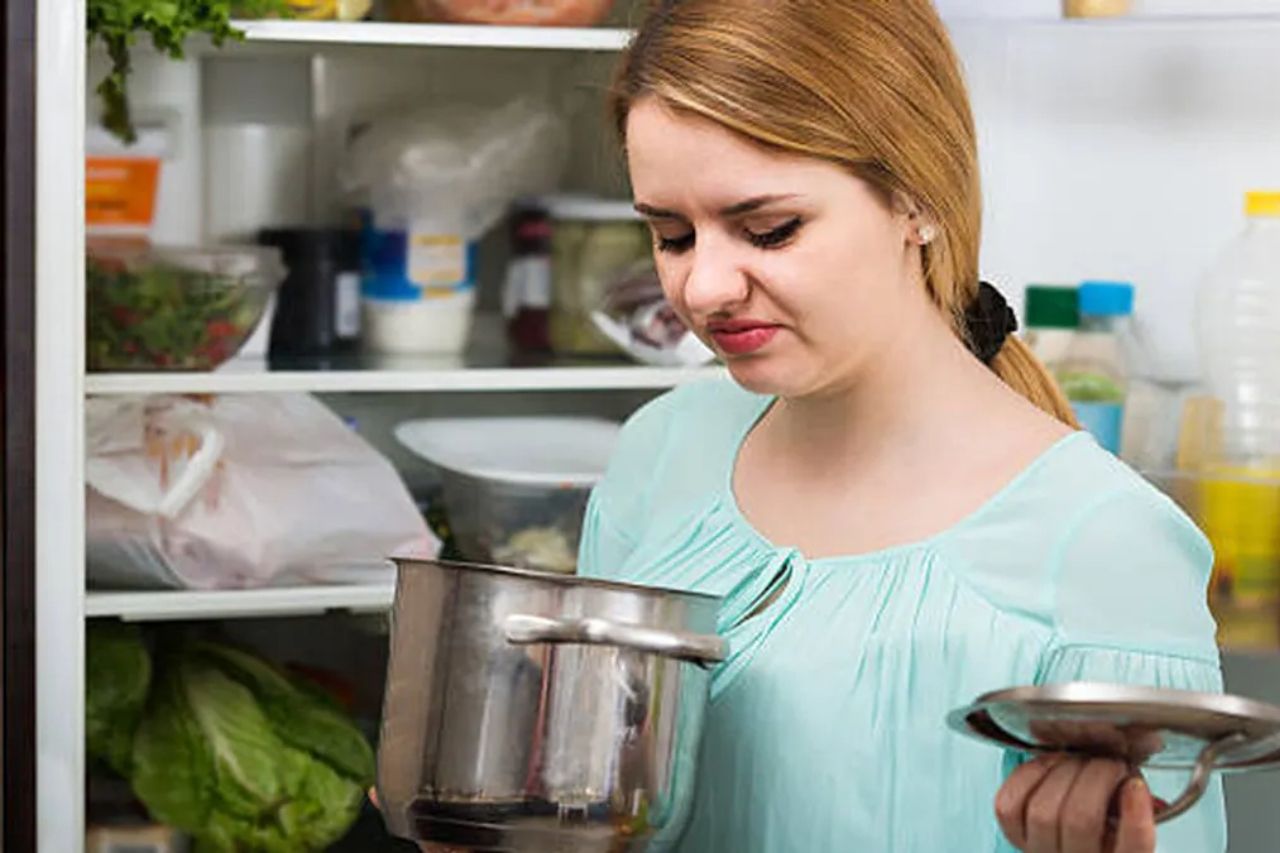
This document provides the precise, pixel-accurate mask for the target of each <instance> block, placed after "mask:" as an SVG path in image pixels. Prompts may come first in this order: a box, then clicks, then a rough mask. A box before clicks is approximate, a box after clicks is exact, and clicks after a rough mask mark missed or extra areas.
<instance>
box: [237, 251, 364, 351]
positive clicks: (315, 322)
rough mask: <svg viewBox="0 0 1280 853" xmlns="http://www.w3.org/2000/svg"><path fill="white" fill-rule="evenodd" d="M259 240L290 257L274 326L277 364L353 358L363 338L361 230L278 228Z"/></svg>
mask: <svg viewBox="0 0 1280 853" xmlns="http://www.w3.org/2000/svg"><path fill="white" fill-rule="evenodd" d="M258 242H260V243H262V244H264V245H267V246H275V247H276V248H278V249H280V251H281V252H282V253H283V255H284V263H285V266H286V267H287V268H288V270H289V275H288V277H287V278H286V279H285V280H284V283H283V284H282V285H280V291H279V294H278V296H277V301H276V312H275V319H274V320H273V321H272V324H271V348H270V354H271V361H272V363H273V364H277V363H284V364H288V363H289V362H291V361H294V360H297V359H314V358H317V357H324V356H345V355H353V354H354V353H355V352H356V351H357V349H358V347H359V340H360V251H359V234H358V233H357V232H355V231H347V230H339V229H329V228H272V229H267V230H264V231H262V232H260V233H259V235H258Z"/></svg>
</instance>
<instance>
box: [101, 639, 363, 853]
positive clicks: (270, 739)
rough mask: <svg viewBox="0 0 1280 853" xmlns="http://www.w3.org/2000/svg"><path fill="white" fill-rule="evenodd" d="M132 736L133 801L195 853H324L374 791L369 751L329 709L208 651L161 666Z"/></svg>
mask: <svg viewBox="0 0 1280 853" xmlns="http://www.w3.org/2000/svg"><path fill="white" fill-rule="evenodd" d="M103 639H104V640H107V641H110V642H113V643H114V642H116V639H115V638H114V637H112V636H108V635H104V637H103ZM112 648H114V647H112ZM139 648H141V645H140V643H139ZM144 654H145V650H144ZM97 659H99V660H102V659H104V657H103V655H102V654H101V653H100V652H99V653H98V654H97ZM129 730H130V731H132V732H133V734H132V738H131V741H132V756H131V762H130V771H129V774H128V775H129V778H130V781H131V782H132V784H133V790H134V793H135V794H137V796H138V798H139V799H140V800H141V801H142V802H143V803H144V804H145V805H146V807H147V809H148V811H150V813H151V815H152V817H154V818H155V819H156V820H159V821H163V822H164V823H167V824H169V825H172V826H175V827H177V828H179V829H181V830H183V831H185V832H187V833H190V834H191V835H192V836H194V837H195V839H196V842H197V851H200V853H302V851H311V850H323V849H324V848H326V847H327V846H328V845H330V844H332V843H334V842H335V841H337V840H338V839H340V838H341V837H342V836H343V835H344V834H345V833H346V832H347V830H348V829H349V828H350V827H351V825H352V823H354V821H355V819H356V817H357V815H358V813H359V810H360V807H361V804H362V803H363V800H364V792H365V790H366V789H367V788H368V786H369V785H370V784H372V781H373V766H374V762H373V751H372V749H371V748H370V747H369V744H368V742H367V741H366V740H365V739H364V737H363V735H361V734H360V732H359V730H358V729H357V728H356V727H355V726H354V724H352V723H351V721H350V720H348V719H347V718H346V717H345V716H343V714H342V713H341V711H339V710H338V709H337V708H336V706H334V705H333V704H332V703H330V702H326V701H317V700H316V699H315V698H314V697H312V696H311V695H310V694H308V693H307V692H306V691H304V690H302V689H300V688H299V687H298V686H297V685H295V684H294V683H293V682H292V681H291V680H290V679H289V678H288V677H286V676H285V675H284V674H283V673H281V672H280V671H278V670H276V669H275V668H274V667H272V666H270V665H268V664H266V663H264V662H263V661H261V660H259V659H258V658H256V657H254V656H252V655H250V654H247V653H245V652H242V651H239V650H236V649H231V648H228V647H225V646H220V645H216V644H212V643H186V644H183V645H182V646H180V647H179V649H178V650H177V651H174V652H171V653H169V654H168V655H167V656H165V657H163V658H162V659H161V660H160V661H159V664H158V666H157V672H156V676H155V679H154V683H153V684H152V685H151V690H150V693H149V695H148V697H147V703H146V710H145V713H143V715H142V718H141V721H140V722H135V725H134V726H133V727H131V728H130V729H129ZM115 737H118V738H125V737H127V736H126V735H125V734H124V732H123V731H121V732H120V733H119V734H118V735H116V736H115ZM113 742H114V740H113Z"/></svg>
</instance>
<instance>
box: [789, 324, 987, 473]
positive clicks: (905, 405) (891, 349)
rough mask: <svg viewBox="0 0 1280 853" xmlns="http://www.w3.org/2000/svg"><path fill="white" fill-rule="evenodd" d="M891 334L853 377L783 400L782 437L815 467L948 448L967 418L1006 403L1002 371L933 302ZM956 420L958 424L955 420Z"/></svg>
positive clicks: (793, 452)
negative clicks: (978, 354)
mask: <svg viewBox="0 0 1280 853" xmlns="http://www.w3.org/2000/svg"><path fill="white" fill-rule="evenodd" d="M913 314H914V315H915V318H914V321H913V322H910V323H908V324H904V327H902V328H900V329H898V330H897V332H896V333H895V334H894V335H893V338H892V341H891V343H890V344H889V346H888V347H886V348H884V349H883V350H881V351H880V352H878V353H877V354H876V356H875V357H874V359H872V360H871V361H869V362H868V363H866V364H864V365H862V366H861V367H860V369H859V370H858V371H857V374H856V376H852V377H850V378H848V379H847V380H846V381H845V382H843V383H842V384H840V385H837V386H833V387H831V388H829V389H826V390H824V391H822V392H819V393H815V394H812V395H806V396H804V397H799V398H788V399H785V400H780V401H779V403H778V405H777V407H776V409H777V411H776V413H775V415H776V427H777V430H778V433H777V436H778V438H779V439H780V440H781V441H783V442H785V444H786V445H787V446H788V448H789V452H790V454H791V456H792V458H793V459H797V461H799V462H800V464H804V463H803V460H804V459H808V460H810V461H811V463H812V465H813V466H816V467H815V469H814V470H821V469H822V468H823V467H825V466H830V465H831V464H832V462H839V461H855V460H856V461H858V462H859V464H862V463H865V462H866V461H867V460H872V459H879V460H883V461H887V462H891V463H892V462H893V461H894V460H901V459H903V458H904V457H909V458H911V459H912V460H915V461H917V462H918V461H920V460H921V459H922V458H927V457H928V456H930V455H931V454H936V453H938V452H949V450H950V449H951V448H953V447H955V446H956V441H957V438H958V437H960V438H962V437H963V435H964V432H963V431H964V428H965V427H964V425H965V424H977V423H979V422H980V421H982V420H984V419H986V418H988V417H990V415H991V414H992V413H993V407H999V406H1000V405H1002V404H1006V402H1007V398H1008V396H1009V395H1008V393H1007V389H1006V388H1004V386H1003V383H1002V382H1000V380H999V378H998V377H996V376H995V374H994V373H992V372H991V370H990V369H989V368H987V367H986V366H985V365H983V364H982V363H980V362H979V361H978V360H977V359H976V358H974V357H973V355H972V354H971V353H970V352H969V351H968V350H967V349H966V348H965V346H964V344H963V343H961V341H960V340H959V338H957V337H956V335H955V333H954V332H952V331H951V329H950V328H949V327H948V326H947V323H946V321H945V320H944V319H943V318H942V317H941V315H940V314H939V313H938V312H937V310H936V309H935V308H933V306H932V305H928V306H925V308H924V310H923V311H919V312H913ZM958 425H959V426H958Z"/></svg>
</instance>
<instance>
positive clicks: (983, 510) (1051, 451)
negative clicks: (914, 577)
mask: <svg viewBox="0 0 1280 853" xmlns="http://www.w3.org/2000/svg"><path fill="white" fill-rule="evenodd" d="M776 400H777V397H772V396H766V397H761V404H760V406H759V408H758V409H757V410H756V411H755V412H754V414H753V415H752V416H751V417H750V418H748V419H747V422H746V425H745V426H744V427H742V428H741V429H739V430H738V433H737V435H735V437H734V441H733V444H732V447H731V450H730V453H729V459H728V465H727V466H726V468H727V470H726V471H725V472H724V475H723V478H722V484H721V497H722V500H723V502H724V504H725V506H726V508H727V510H728V513H729V516H730V520H731V521H732V522H733V524H734V526H736V527H737V528H739V530H741V531H742V533H743V534H744V535H746V536H747V537H748V538H750V539H752V540H753V541H755V542H756V543H757V544H758V545H759V546H760V547H762V548H764V549H767V550H769V551H772V552H775V553H777V552H782V551H789V552H792V553H794V554H796V555H798V556H799V557H801V558H802V559H803V560H804V562H805V563H807V564H808V565H809V566H824V565H831V566H848V565H851V564H856V563H866V562H873V561H881V560H885V559H889V558H892V557H895V556H900V555H902V554H909V553H913V552H917V551H921V550H924V549H927V548H930V547H932V546H935V545H937V544H938V543H939V542H940V541H941V540H943V539H946V538H947V537H949V536H952V535H954V534H955V533H957V532H958V531H961V530H963V529H964V528H966V527H969V526H971V525H973V524H975V523H977V522H978V521H980V520H981V519H982V518H983V517H985V516H987V515H988V514H990V513H991V512H993V511H995V510H996V509H997V508H998V507H999V506H1000V504H1002V503H1004V501H1005V500H1006V499H1007V497H1008V496H1009V495H1010V494H1012V493H1014V492H1016V491H1017V490H1018V489H1019V488H1020V487H1021V486H1022V484H1023V483H1025V482H1026V481H1027V480H1028V479H1030V478H1031V477H1033V476H1034V475H1035V473H1036V471H1038V470H1039V469H1040V468H1041V467H1043V466H1044V465H1045V464H1046V462H1047V461H1048V460H1049V459H1051V458H1053V457H1054V456H1056V455H1057V454H1058V453H1059V452H1060V451H1061V450H1062V449H1063V448H1065V447H1068V446H1070V445H1072V444H1075V443H1076V442H1077V441H1080V440H1082V439H1090V436H1089V433H1088V432H1085V431H1084V430H1076V431H1074V432H1071V433H1069V434H1067V435H1064V436H1062V437H1061V438H1059V439H1057V440H1056V441H1054V442H1053V443H1052V444H1050V445H1049V446H1048V447H1046V448H1045V449H1044V450H1041V451H1040V453H1038V454H1037V455H1036V456H1035V458H1033V459H1032V460H1031V461H1030V462H1028V463H1027V464H1026V465H1025V466H1024V467H1023V468H1022V469H1021V470H1020V471H1018V473H1017V474H1015V475H1014V476H1013V477H1012V478H1010V479H1009V481H1008V482H1006V483H1005V484H1004V485H1002V486H1001V487H1000V488H999V489H997V490H996V491H995V492H994V493H993V494H992V495H991V496H989V497H988V498H986V499H985V500H984V501H983V502H982V503H981V504H979V505H978V506H977V507H975V508H974V509H973V510H971V511H970V512H968V513H967V514H965V515H964V516H963V517H962V518H961V519H960V520H958V521H956V522H954V523H953V524H950V525H948V526H946V527H944V528H943V529H941V530H939V531H938V532H936V533H931V534H929V535H928V536H924V537H921V538H919V539H913V540H910V541H908V542H902V543H900V544H896V545H887V546H885V547H883V548H876V549H874V550H871V551H863V552H859V553H852V554H833V555H831V556H827V557H809V556H808V555H806V554H805V553H804V552H803V551H801V550H800V549H799V548H795V547H792V546H785V545H779V544H777V543H775V542H773V541H772V540H771V539H769V537H767V536H765V535H764V534H763V533H761V532H760V531H759V530H758V529H757V528H756V526H755V525H754V524H752V523H751V521H750V519H748V518H747V516H746V513H744V512H743V511H742V507H741V506H740V505H739V504H738V495H737V493H736V492H735V491H734V486H733V475H734V471H735V470H736V469H737V467H738V457H739V456H740V455H741V454H742V448H743V446H744V445H745V444H746V441H747V438H748V437H749V436H750V435H751V433H752V431H753V430H754V429H755V428H756V426H758V425H759V423H760V421H761V420H763V419H764V416H765V415H766V414H767V413H768V412H769V409H770V408H771V407H772V406H773V404H774V402H776Z"/></svg>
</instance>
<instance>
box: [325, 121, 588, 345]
mask: <svg viewBox="0 0 1280 853" xmlns="http://www.w3.org/2000/svg"><path fill="white" fill-rule="evenodd" d="M567 149H568V131H567V129H566V127H565V124H564V121H563V120H562V119H561V117H560V116H559V115H557V114H556V112H555V111H554V110H553V109H552V108H550V107H549V106H547V105H545V104H543V103H541V102H539V101H537V100H535V99H530V98H519V99H515V100H512V101H509V102H507V103H505V104H502V105H500V106H497V107H487V106H479V105H473V104H452V105H450V104H443V105H441V104H433V105H431V106H429V107H425V108H422V109H418V110H414V111H410V112H408V113H400V114H396V115H393V116H389V117H386V118H383V119H380V120H377V121H374V122H373V123H372V124H370V125H369V126H368V127H367V128H366V129H365V130H363V131H362V132H361V133H360V134H358V135H357V136H356V137H355V139H354V140H353V141H352V143H351V145H350V146H349V148H348V151H347V156H346V158H345V160H344V165H343V168H342V170H341V174H340V179H341V182H342V185H343V188H344V190H345V192H346V193H347V195H348V196H349V198H350V199H351V200H352V202H353V204H354V205H355V206H356V207H357V208H358V209H359V210H360V211H361V220H362V235H363V236H362V241H361V242H362V247H361V256H362V265H363V268H364V279H363V282H362V288H361V291H362V302H363V306H364V320H365V323H364V332H365V343H366V346H368V347H369V348H370V349H372V350H373V351H375V352H384V353H453V352H457V351H459V350H461V349H462V347H463V346H464V344H465V342H466V333H467V327H468V325H469V320H470V314H471V309H472V306H473V304H474V301H475V283H476V270H475V262H476V261H475V257H476V246H475V244H476V240H477V239H478V238H479V237H480V236H481V235H482V234H483V233H484V232H485V231H486V230H487V229H488V228H490V227H491V226H492V225H493V224H494V223H495V222H497V221H498V219H499V218H501V216H502V215H503V214H504V212H505V211H506V209H507V207H508V206H509V205H510V203H511V202H512V200H513V199H515V198H517V197H520V196H524V195H529V194H532V193H536V192H543V191H546V190H547V189H548V188H549V187H552V186H554V185H555V184H556V182H557V181H558V180H559V177H560V173H561V171H562V170H563V167H564V162H565V157H566V153H567Z"/></svg>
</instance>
